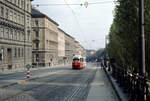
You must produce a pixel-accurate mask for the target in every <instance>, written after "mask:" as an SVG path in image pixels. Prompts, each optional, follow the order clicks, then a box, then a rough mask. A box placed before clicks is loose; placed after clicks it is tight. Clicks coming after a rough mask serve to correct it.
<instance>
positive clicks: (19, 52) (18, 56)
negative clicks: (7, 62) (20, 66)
mask: <svg viewBox="0 0 150 101" xmlns="http://www.w3.org/2000/svg"><path fill="white" fill-rule="evenodd" d="M18 57H19V58H20V48H18Z"/></svg>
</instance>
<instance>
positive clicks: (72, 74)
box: [0, 67, 96, 101]
mask: <svg viewBox="0 0 150 101" xmlns="http://www.w3.org/2000/svg"><path fill="white" fill-rule="evenodd" d="M39 72H40V73H41V72H44V74H48V75H46V76H43V77H41V78H40V79H36V80H32V81H30V82H20V84H17V85H13V86H9V87H7V88H5V89H0V101H86V98H87V96H88V93H89V89H90V83H91V82H92V80H93V78H94V76H95V72H96V69H95V68H92V67H88V68H86V69H82V70H72V69H71V67H70V68H68V67H66V68H63V69H61V70H56V71H54V73H52V74H49V72H50V71H48V70H41V71H38V73H39ZM41 74H43V73H41ZM14 75H15V74H14ZM16 75H17V74H16ZM18 75H19V74H18ZM15 77H16V76H15ZM6 78H7V77H6ZM8 78H9V77H8Z"/></svg>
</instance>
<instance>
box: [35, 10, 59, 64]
mask: <svg viewBox="0 0 150 101" xmlns="http://www.w3.org/2000/svg"><path fill="white" fill-rule="evenodd" d="M32 40H33V44H32V47H33V50H32V60H33V61H32V62H33V65H35V66H52V65H56V64H58V60H57V59H58V24H57V23H56V22H55V21H54V20H52V19H51V18H49V17H48V16H47V15H45V14H43V13H41V12H40V11H38V10H37V9H34V8H33V9H32Z"/></svg>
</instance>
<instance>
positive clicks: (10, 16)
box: [9, 11, 13, 21]
mask: <svg viewBox="0 0 150 101" xmlns="http://www.w3.org/2000/svg"><path fill="white" fill-rule="evenodd" d="M9 18H10V20H11V21H12V20H13V12H12V11H10V14H9Z"/></svg>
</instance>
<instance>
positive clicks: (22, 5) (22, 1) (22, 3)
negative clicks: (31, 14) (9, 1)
mask: <svg viewBox="0 0 150 101" xmlns="http://www.w3.org/2000/svg"><path fill="white" fill-rule="evenodd" d="M21 7H22V9H24V0H21Z"/></svg>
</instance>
